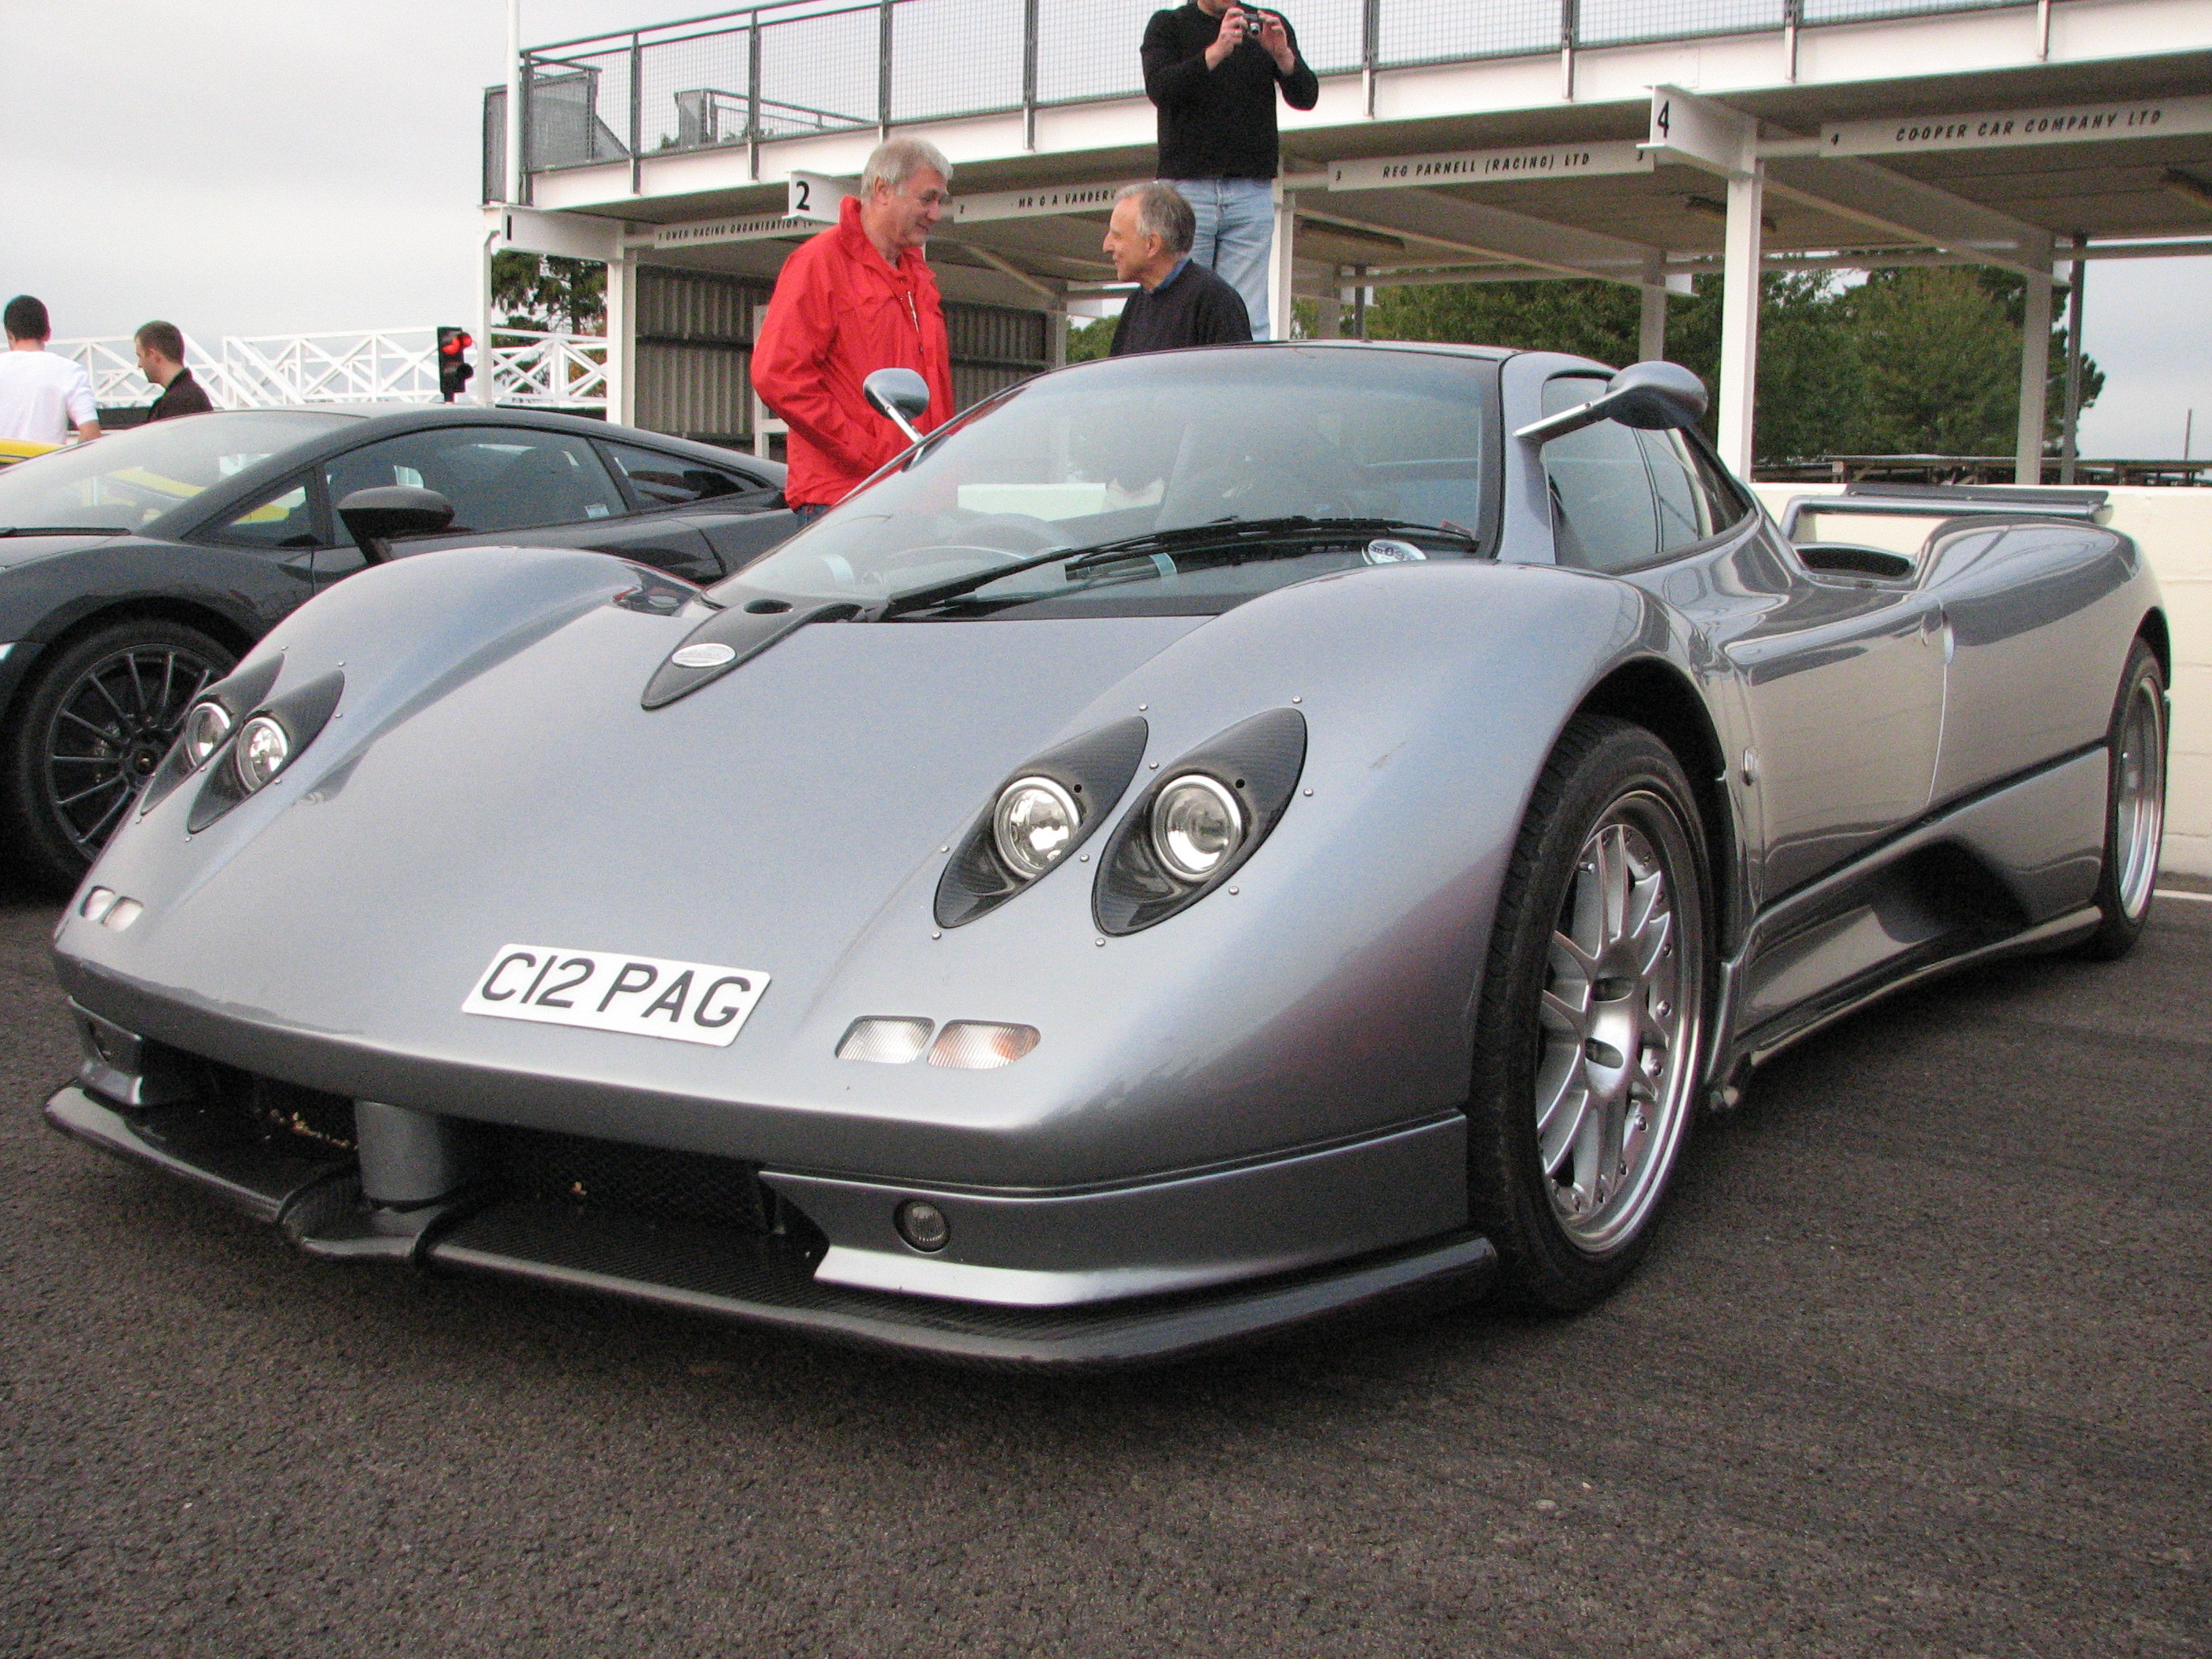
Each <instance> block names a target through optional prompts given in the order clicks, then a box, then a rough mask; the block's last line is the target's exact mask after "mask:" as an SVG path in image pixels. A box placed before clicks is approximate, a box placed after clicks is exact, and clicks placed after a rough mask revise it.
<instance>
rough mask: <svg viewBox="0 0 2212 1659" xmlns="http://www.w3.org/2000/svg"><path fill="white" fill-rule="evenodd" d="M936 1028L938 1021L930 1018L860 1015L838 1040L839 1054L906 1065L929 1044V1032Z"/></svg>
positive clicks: (885, 1064)
mask: <svg viewBox="0 0 2212 1659" xmlns="http://www.w3.org/2000/svg"><path fill="white" fill-rule="evenodd" d="M936 1029H937V1026H936V1022H935V1021H933V1020H927V1019H890V1018H879V1017H876V1016H871V1017H869V1018H866V1019H856V1020H854V1022H853V1023H852V1024H850V1025H849V1026H848V1027H847V1028H846V1030H845V1035H844V1036H843V1038H842V1039H841V1040H840V1041H839V1042H838V1044H837V1058H838V1059H840V1060H872V1061H873V1062H874V1063H875V1064H877V1065H878V1066H903V1065H905V1064H906V1063H907V1061H908V1060H914V1059H916V1058H918V1057H919V1056H920V1054H921V1051H922V1050H923V1049H924V1048H927V1047H928V1046H929V1034H930V1033H931V1032H932V1031H933V1030H936Z"/></svg>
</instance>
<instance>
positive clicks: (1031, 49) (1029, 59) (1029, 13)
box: [1022, 0, 1373, 149]
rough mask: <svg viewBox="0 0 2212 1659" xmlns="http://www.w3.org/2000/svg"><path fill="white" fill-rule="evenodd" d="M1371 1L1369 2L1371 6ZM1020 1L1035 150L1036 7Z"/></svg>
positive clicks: (1029, 145)
mask: <svg viewBox="0 0 2212 1659" xmlns="http://www.w3.org/2000/svg"><path fill="white" fill-rule="evenodd" d="M1038 3H1039V0H1022V148H1023V149H1036V104H1037V7H1038ZM1371 3H1373V0H1370V4H1371Z"/></svg>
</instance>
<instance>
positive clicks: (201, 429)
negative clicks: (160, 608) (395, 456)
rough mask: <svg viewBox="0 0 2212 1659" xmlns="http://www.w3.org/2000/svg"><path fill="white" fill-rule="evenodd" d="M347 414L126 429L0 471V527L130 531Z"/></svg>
mask: <svg viewBox="0 0 2212 1659" xmlns="http://www.w3.org/2000/svg"><path fill="white" fill-rule="evenodd" d="M357 418H358V417H357V416H351V415H325V414H320V413H315V412H310V411H307V410H289V409H264V410H240V412H239V413H237V414H234V415H220V414H218V415H194V416H190V417H188V418H186V419H184V420H175V421H157V422H155V423H154V424H152V425H150V426H137V427H132V428H131V429H130V430H129V431H127V432H118V433H116V434H115V435H113V436H112V437H106V438H95V439H94V440H93V441H92V442H90V443H88V444H79V445H77V446H76V447H74V448H70V449H62V450H56V451H55V452H54V453H52V454H50V455H40V456H39V457H37V458H35V459H32V460H27V461H22V462H19V463H18V464H17V465H14V466H11V467H9V469H8V470H7V471H5V472H0V529H9V530H38V529H50V528H51V529H69V530H83V529H105V530H137V529H139V528H141V527H143V526H146V525H149V524H151V523H152V522H153V521H154V520H156V519H158V518H160V517H161V515H162V514H163V513H167V512H168V511H169V510H170V509H171V508H173V507H178V506H179V505H181V504H182V503H184V502H185V501H190V500H191V498H192V497H193V496H195V495H198V494H199V493H200V491H202V490H203V489H207V488H209V487H210V485H213V484H219V483H222V482H223V481H224V480H225V479H227V478H229V477H232V476H233V475H234V474H236V473H238V472H241V471H244V470H245V469H246V468H247V467H249V466H252V465H253V464H254V463H255V462H256V461H259V460H264V459H267V458H268V457H269V456H271V455H274V454H276V453H277V452H278V451H279V450H283V449H289V448H290V447H292V446H293V445H295V444H297V443H302V442H305V441H307V439H310V438H313V437H315V436H318V435H320V434H322V433H325V432H329V431H331V430H332V429H334V428H337V427H341V426H344V425H347V424H348V423H349V422H352V421H354V420H356V419H357Z"/></svg>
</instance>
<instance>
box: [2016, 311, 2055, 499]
mask: <svg viewBox="0 0 2212 1659" xmlns="http://www.w3.org/2000/svg"><path fill="white" fill-rule="evenodd" d="M2050 374H2051V278H2050V277H2049V276H2047V275H2046V276H2031V277H2029V278H2028V279H2027V304H2026V306H2025V307H2023V315H2022V316H2021V325H2020V435H2019V440H2018V441H2017V443H2016V444H2015V447H2014V450H2013V458H2014V459H2013V470H2012V481H2013V482H2014V483H2022V484H2038V483H2042V482H2043V422H2044V420H2045V416H2046V410H2045V386H2047V385H2048V384H2049V379H2050Z"/></svg>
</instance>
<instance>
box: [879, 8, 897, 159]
mask: <svg viewBox="0 0 2212 1659" xmlns="http://www.w3.org/2000/svg"><path fill="white" fill-rule="evenodd" d="M892 3H893V0H884V3H883V23H882V25H881V27H879V28H878V44H877V50H878V59H877V63H876V137H877V138H878V140H881V139H884V138H888V137H890V136H891V5H892Z"/></svg>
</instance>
